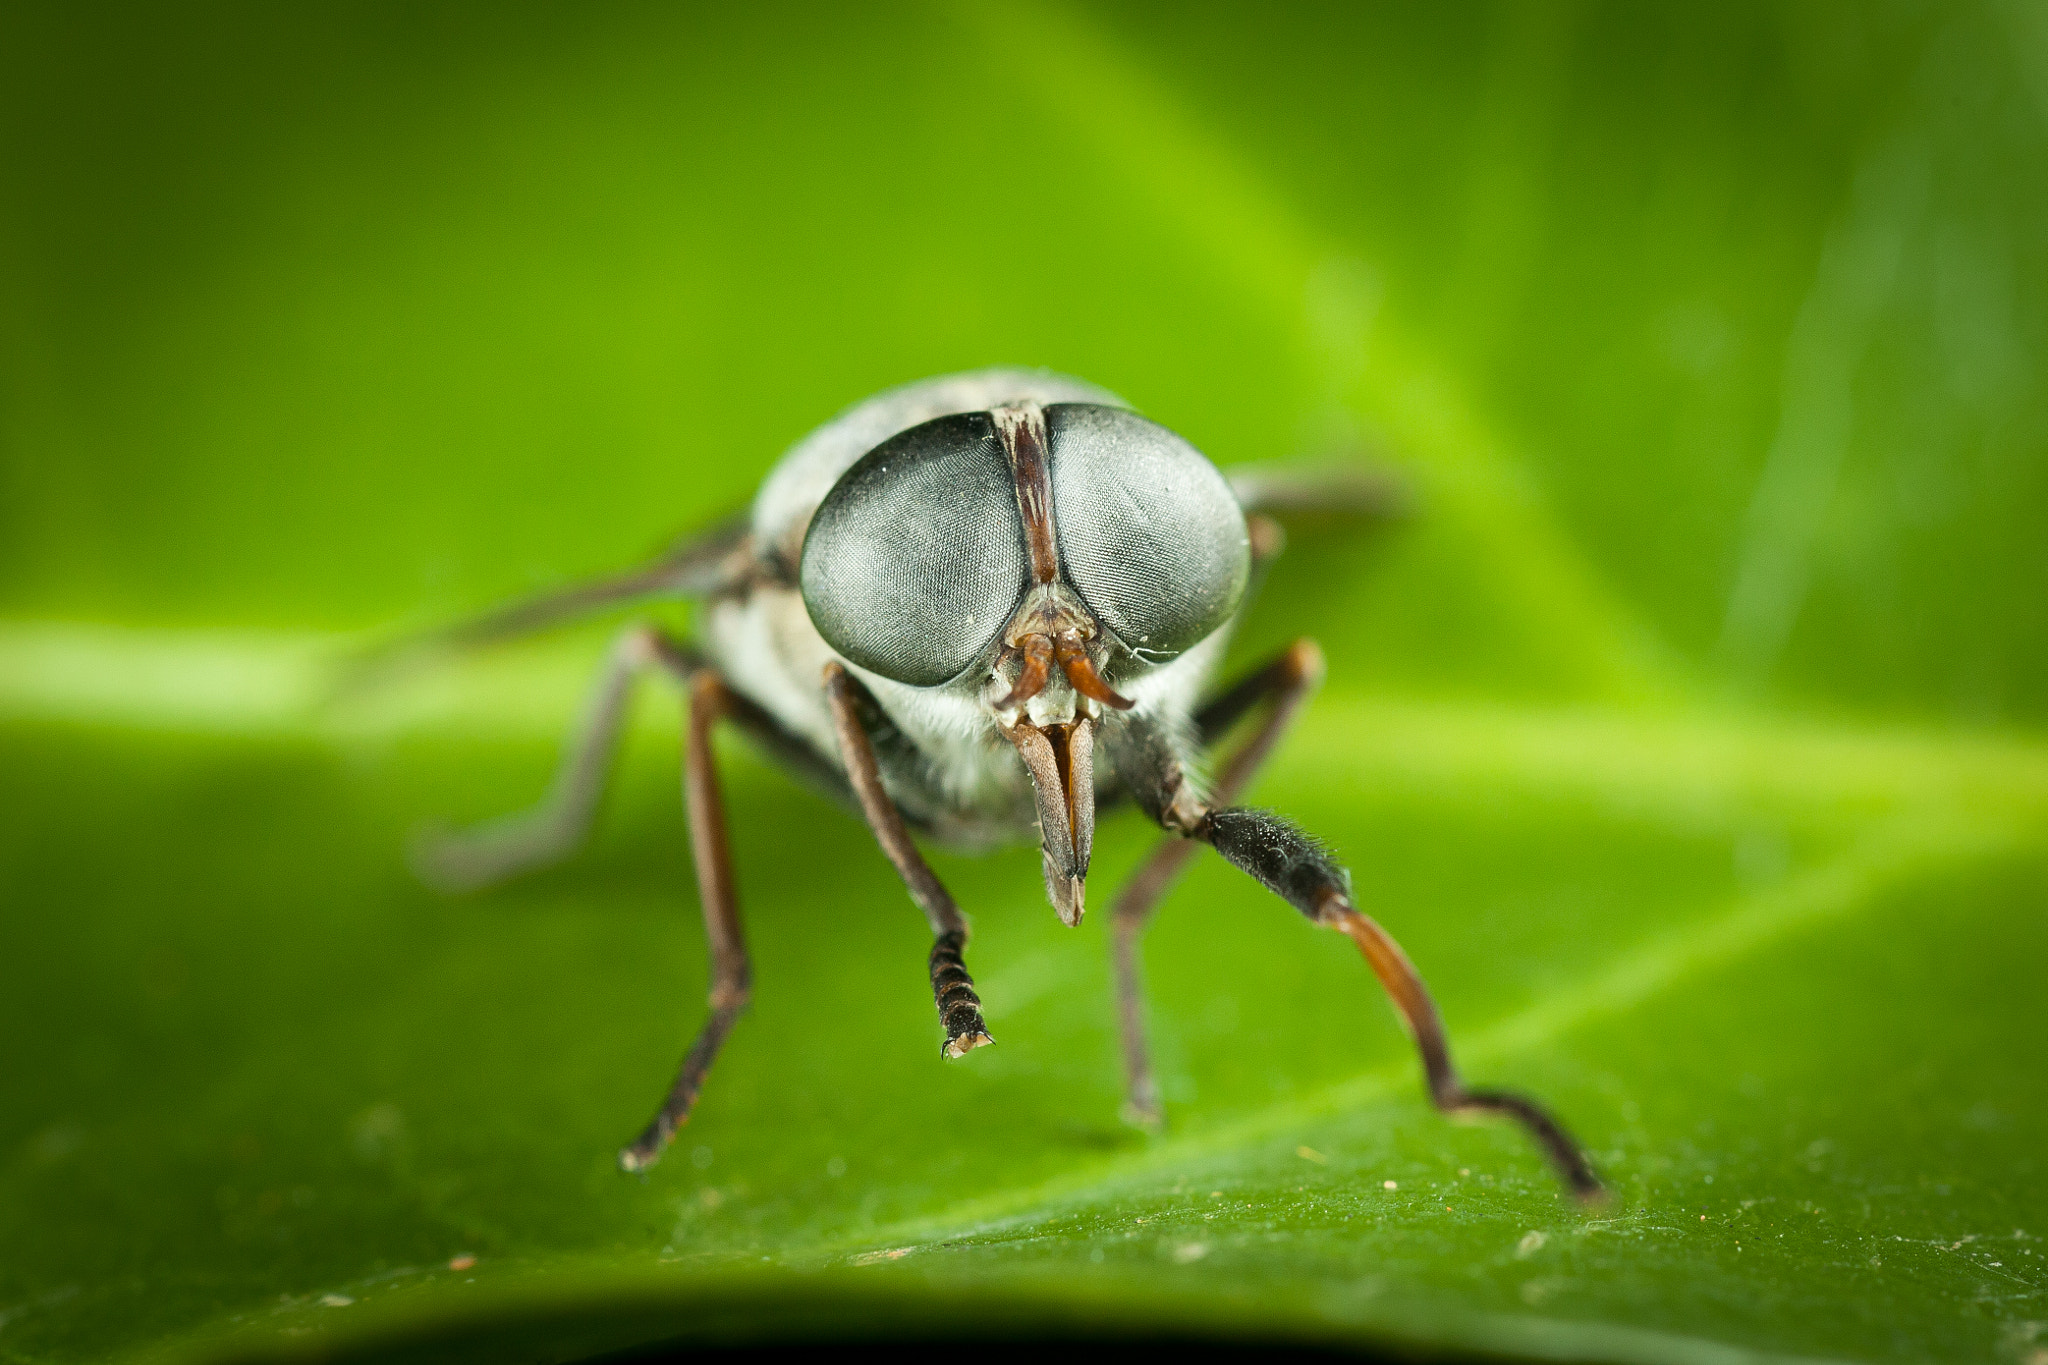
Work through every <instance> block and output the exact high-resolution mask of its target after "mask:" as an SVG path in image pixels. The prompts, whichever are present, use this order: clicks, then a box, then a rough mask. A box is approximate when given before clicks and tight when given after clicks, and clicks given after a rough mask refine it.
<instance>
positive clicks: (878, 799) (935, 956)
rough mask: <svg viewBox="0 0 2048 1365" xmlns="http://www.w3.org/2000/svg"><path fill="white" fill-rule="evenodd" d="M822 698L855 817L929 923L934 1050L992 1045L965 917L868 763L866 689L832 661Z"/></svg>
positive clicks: (956, 1051) (952, 1053) (871, 753)
mask: <svg viewBox="0 0 2048 1365" xmlns="http://www.w3.org/2000/svg"><path fill="white" fill-rule="evenodd" d="M825 700H826V702H827V703H828V704H829V705H830V706H831V708H832V728H833V730H834V732H835V733H836V734H837V735H838V737H839V755H840V757H841V758H842V759H843V760H845V763H846V776H847V779H848V781H849V782H851V783H852V785H853V794H854V796H855V798H856V799H857V800H859V802H860V809H861V814H863V815H865V816H866V817H867V821H868V827H869V828H870V829H872V830H874V832H875V840H876V842H877V843H879V844H881V846H882V852H884V853H886V854H888V855H889V861H890V862H892V863H894V864H895V865H896V871H897V873H898V874H899V875H900V876H901V877H902V878H903V884H904V886H905V887H907V888H908V889H909V891H910V898H911V899H912V900H913V901H916V902H917V907H918V909H920V910H922V911H924V915H925V918H926V919H927V920H928V921H930V923H931V926H932V934H933V941H932V952H931V958H930V960H929V965H930V967H931V974H932V999H933V1001H934V1002H935V1003H936V1004H937V1005H938V1007H939V1023H940V1024H941V1025H943V1026H944V1028H945V1030H946V1041H945V1042H944V1043H942V1044H940V1045H939V1050H940V1052H941V1053H942V1054H943V1055H945V1056H948V1057H964V1056H966V1055H967V1054H968V1053H969V1052H972V1051H973V1050H974V1049H975V1048H978V1047H983V1046H986V1045H987V1044H989V1043H993V1042H994V1041H995V1039H993V1038H991V1037H989V1036H988V1026H987V1025H986V1024H985V1023H983V1022H982V1018H981V997H980V996H978V995H976V994H975V993H974V978H973V977H971V976H969V975H968V974H967V965H966V963H965V962H964V961H963V959H962V954H963V952H964V951H965V950H966V947H967V917H966V916H965V915H963V914H961V913H960V907H959V906H957V905H955V904H954V903H953V896H952V893H950V892H949V891H947V890H946V888H945V885H944V884H943V883H941V882H940V881H939V879H938V876H937V875H936V874H935V873H933V871H932V870H931V867H930V865H929V864H927V863H926V862H925V860H924V855H923V854H921V853H919V852H918V851H917V845H916V844H914V843H912V842H911V840H910V831H909V830H907V829H905V828H904V825H903V814H902V812H901V811H899V810H897V809H896V803H895V802H894V801H891V800H890V799H889V793H888V792H887V791H885V790H883V788H882V772H881V767H880V765H879V764H877V763H876V762H875V746H874V742H873V741H872V740H871V739H870V738H869V737H868V732H867V727H866V726H865V725H863V724H862V723H861V717H860V713H861V704H862V703H863V702H866V703H868V704H869V705H872V704H873V698H872V697H870V696H868V693H867V689H866V688H864V687H862V686H861V685H860V684H859V683H858V682H857V681H855V680H854V678H853V676H852V675H851V674H849V673H848V672H847V671H846V670H845V669H844V668H842V667H840V666H839V665H838V664H836V663H832V664H827V665H825Z"/></svg>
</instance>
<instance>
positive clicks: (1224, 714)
mask: <svg viewBox="0 0 2048 1365" xmlns="http://www.w3.org/2000/svg"><path fill="white" fill-rule="evenodd" d="M1322 677H1323V654H1322V651H1321V650H1319V649H1317V648H1316V645H1315V642H1314V641H1313V640H1296V641H1295V642H1294V643H1293V644H1291V645H1289V646H1288V647H1287V648H1286V649H1285V650H1283V651H1281V653H1280V655H1279V657H1278V658H1276V659H1274V660H1273V661H1272V662H1271V663H1268V664H1266V665H1265V666H1264V667H1262V668H1260V669H1257V670H1256V671H1254V672H1253V673H1251V674H1249V675H1248V676H1246V677H1245V678H1244V679H1243V680H1242V681H1240V682H1238V683H1237V684H1235V685H1234V686H1232V687H1230V688H1229V689H1227V690H1226V691H1225V692H1224V693H1223V694H1222V695H1221V696H1219V697H1217V698H1216V700H1215V701H1213V702H1211V703H1210V704H1209V705H1208V706H1206V707H1204V708H1203V709H1202V712H1201V714H1200V715H1198V716H1197V717H1196V727H1197V728H1198V730H1200V731H1201V733H1202V736H1203V738H1204V739H1205V740H1213V739H1215V738H1217V737H1220V736H1221V734H1222V733H1223V732H1224V731H1226V730H1228V729H1229V728H1230V726H1231V724H1232V723H1233V722H1235V721H1236V720H1238V719H1239V718H1241V717H1242V716H1243V715H1244V714H1245V713H1246V712H1248V711H1250V710H1252V709H1253V708H1254V707H1256V706H1258V705H1259V704H1261V703H1262V702H1267V701H1270V702H1271V703H1272V707H1273V709H1272V710H1271V711H1270V712H1268V713H1267V715H1266V718H1265V719H1264V720H1263V721H1261V722H1260V723H1259V728H1258V729H1257V730H1256V731H1254V732H1253V734H1252V736H1251V738H1250V739H1248V740H1246V741H1245V743H1244V746H1243V747H1242V748H1240V749H1239V750H1238V751H1237V752H1236V753H1234V754H1232V755H1231V756H1230V758H1229V759H1228V760H1227V761H1226V762H1225V763H1224V765H1223V767H1222V769H1221V771H1219V772H1218V773H1217V775H1216V784H1215V790H1214V791H1213V792H1212V793H1211V800H1212V802H1213V803H1214V804H1216V805H1219V806H1220V805H1228V804H1229V803H1230V802H1232V801H1235V800H1236V799H1237V797H1238V795H1239V794H1240V793H1241V792H1242V791H1243V790H1244V788H1245V786H1246V785H1247V784H1249V783H1250V781H1251V779H1252V778H1253V777H1254V776H1255V775H1256V774H1257V773H1258V770H1259V768H1260V767H1261V766H1262V765H1263V764H1264V763H1265V761H1266V759H1267V758H1268V757H1270V756H1271V755H1272V752H1273V747H1274V746H1275V745H1276V744H1278V743H1279V742H1280V737H1281V736H1282V735H1284V734H1285V733H1286V732H1287V728H1288V726H1290V725H1292V724H1293V723H1294V717H1295V715H1296V714H1297V713H1298V712H1299V711H1300V710H1301V705H1302V703H1303V702H1305V701H1307V700H1308V698H1309V694H1310V693H1312V692H1314V691H1315V689H1316V685H1317V684H1318V683H1319V682H1321V681H1322ZM1198 847H1199V845H1197V844H1195V843H1194V842H1193V841H1191V840H1188V839H1167V840H1165V841H1164V842H1162V843H1160V844H1159V846H1158V847H1156V848H1154V849H1153V850H1152V854H1151V856H1150V857H1148V858H1147V859H1146V860H1145V861H1144V863H1143V864H1141V865H1140V866H1139V868H1138V870H1137V872H1135V873H1134V874H1132V876H1131V879H1130V881H1128V882H1126V883H1125V884H1124V889H1123V890H1122V891H1121V892H1120V893H1119V894H1118V896H1117V899H1116V905H1115V907H1114V909H1113V910H1112V911H1111V916H1112V919H1113V923H1114V931H1113V934H1112V939H1111V942H1112V944H1113V949H1112V951H1113V952H1114V954H1115V963H1116V1000H1117V1024H1118V1027H1119V1030H1120V1032H1121V1033H1122V1035H1123V1044H1124V1074H1125V1077H1126V1080H1127V1083H1128V1086H1129V1091H1128V1094H1129V1099H1128V1101H1127V1102H1126V1104H1125V1107H1124V1117H1125V1118H1126V1119H1128V1120H1129V1121H1130V1122H1132V1123H1135V1124H1138V1125H1140V1126H1142V1127H1146V1128H1156V1127H1158V1126H1159V1124H1160V1123H1161V1122H1162V1121H1163V1120H1164V1118H1165V1113H1164V1110H1163V1108H1162V1107H1161V1105H1160V1101H1159V1086H1158V1083H1157V1081H1155V1080H1154V1079H1153V1075H1152V1058H1151V1054H1150V1051H1149V1049H1148V1048H1147V1047H1146V1043H1145V1000H1144V986H1143V983H1142V981H1141V980H1140V976H1139V969H1138V940H1139V938H1140V937H1141V936H1142V935H1143V934H1144V932H1145V926H1146V924H1147V923H1149V922H1150V921H1151V918H1152V915H1153V912H1154V911H1156V910H1157V909H1158V908H1159V902H1160V901H1161V900H1162V899H1164V898H1165V896H1166V893H1167V892H1168V891H1170V890H1172V889H1173V884H1174V882H1176V881H1178V880H1179V879H1180V874H1181V872H1182V871H1183V870H1184V869H1185V868H1186V867H1187V865H1188V860H1189V859H1190V858H1192V857H1194V855H1195V850H1196V849H1197V848H1198Z"/></svg>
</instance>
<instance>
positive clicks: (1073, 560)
mask: <svg viewBox="0 0 2048 1365" xmlns="http://www.w3.org/2000/svg"><path fill="white" fill-rule="evenodd" d="M1250 564H1251V549H1250V540H1249V537H1248V535H1247V532H1246V528H1245V520H1244V514H1243V512H1242V510H1241V509H1240V507H1239V505H1238V502H1237V500H1236V498H1235V497H1234V496H1233V495H1232V493H1231V490H1230V487H1229V485H1228V484H1227V483H1226V482H1225V481H1224V479H1223V476H1222V475H1221V474H1220V473H1218V472H1217V470H1216V468H1215V466H1214V465H1212V464H1210V463H1209V461H1208V460H1207V459H1205V458H1204V457H1203V456H1202V455H1201V453H1200V452H1199V451H1197V450H1196V449H1195V448H1194V447H1193V446H1191V445H1189V444H1188V443H1187V442H1186V441H1184V440H1182V439H1181V438H1180V437H1179V436H1176V435H1175V434H1174V433H1172V432H1171V431H1168V430H1167V429H1166V428H1164V427H1162V426H1159V425H1158V424H1156V423H1153V422H1149V421H1147V420H1146V419H1144V418H1142V417H1140V416H1138V415H1137V414H1135V413H1132V412H1127V411H1125V410H1123V409H1120V408H1112V407H1106V406H1101V405H1097V404H1090V403H1057V404H1053V405H1050V406H1047V407H1040V406H1039V405H1038V404H1035V403H1020V404H1014V405H1010V406H1005V407H1000V408H996V409H993V410H991V411H988V412H974V413H960V414H956V415H954V416H949V417H941V418H938V419H936V420H934V421H930V422H926V423H924V424H923V425H921V426H916V427H912V428H910V429H909V430H908V431H904V432H902V433H900V434H898V435H897V436H894V437H892V438H891V439H889V440H887V441H885V442H883V443H882V444H881V445H880V446H877V447H876V448H875V449H874V450H872V451H870V452H869V453H868V454H867V455H866V456H864V457H863V458H862V459H860V460H859V461H858V462H857V463H855V464H854V465H853V466H852V468H850V469H849V470H848V471H847V472H846V474H845V475H844V476H842V477H841V478H840V480H839V482H838V483H837V484H836V485H835V486H834V487H833V489H832V491H831V492H830V493H829V494H828V495H827V496H826V498H825V499H824V501H823V503H822V504H820V506H819V508H818V510H817V513H816V515H815V516H814V517H813V518H812V521H811V526H810V530H809V532H808V533H807V535H806V537H805V540H804V548H803V558H802V565H801V570H800V582H801V586H802V590H803V600H804V605H805V608H806V610H807V611H808V612H809V613H810V617H811V622H812V624H813V625H815V626H816V627H817V630H818V633H819V635H820V636H822V637H823V638H824V640H825V642H826V643H827V644H829V645H831V646H832V648H833V649H835V650H836V651H838V652H839V653H840V654H841V655H843V656H844V657H845V658H846V659H848V660H849V661H851V662H852V663H854V664H855V665H857V666H859V667H860V668H863V669H866V670H869V671H870V672H873V673H876V674H879V675H880V676H882V677H885V678H889V679H891V680H893V681H895V682H899V683H903V684H905V685H907V686H910V687H917V688H928V689H944V690H949V691H953V692H956V693H961V694H964V695H969V696H972V697H973V698H974V701H975V703H976V705H977V706H978V707H979V709H980V710H981V712H982V713H983V715H984V716H985V718H986V722H987V724H988V725H989V726H990V727H992V728H993V729H995V730H996V731H998V732H1000V733H1001V734H1002V735H1003V736H1004V738H1006V739H1007V740H1009V742H1010V743H1011V744H1012V745H1014V746H1015V747H1016V750H1017V753H1018V756H1019V757H1020V758H1021V759H1022V760H1023V763H1024V766H1025V768H1026V770H1027V771H1028V772H1029V773H1030V775H1031V780H1032V785H1033V788H1034V790H1035V794H1036V797H1037V804H1038V816H1039V826H1040V830H1041V834H1042V842H1043V847H1044V851H1045V877H1046V890H1047V893H1048V895H1049V896H1050V897H1051V899H1052V903H1053V906H1054V909H1055V910H1056V911H1058V913H1059V916H1060V918H1061V919H1062V920H1064V921H1065V922H1067V923H1069V924H1078V923H1079V922H1080V919H1081V914H1082V911H1083V908H1084V886H1085V883H1086V879H1087V873H1088V860H1089V854H1090V849H1091V846H1092V843H1093V839H1094V825H1095V819H1094V816H1095V781H1094V764H1093V754H1094V739H1095V727H1096V724H1097V722H1098V720H1099V718H1100V716H1101V708H1102V707H1105V706H1106V707H1111V708H1114V709H1117V710H1128V709H1130V708H1131V707H1132V705H1133V703H1132V702H1131V700H1130V699H1129V698H1127V697H1125V696H1124V695H1123V694H1122V693H1121V692H1119V691H1118V690H1117V685H1118V684H1124V685H1128V684H1129V683H1130V682H1131V681H1133V680H1135V679H1137V678H1140V677H1142V676H1143V675H1144V674H1145V673H1147V672H1149V671H1150V670H1151V669H1153V668H1156V667H1158V666H1160V665H1162V664H1165V663H1167V662H1170V661H1171V660H1172V659H1174V658H1176V657H1178V656H1179V655H1180V654H1182V653H1184V652H1185V651H1186V650H1188V649H1190V648H1192V647H1193V646H1194V645H1196V644H1198V643H1200V642H1201V641H1202V640H1204V639H1206V638H1207V637H1208V636H1210V635H1211V634H1213V633H1214V632H1215V631H1216V630H1217V629H1218V628H1220V627H1221V626H1222V625H1223V624H1224V623H1225V622H1227V621H1228V620H1229V619H1230V617H1231V616H1232V614H1233V613H1234V612H1235V611H1236V610H1237V607H1238V604H1239V602H1240V601H1241V600H1242V599H1243V596H1244V589H1245V583H1246V581H1247V579H1248V578H1249V575H1250Z"/></svg>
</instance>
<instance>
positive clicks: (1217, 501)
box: [1045, 403, 1251, 661]
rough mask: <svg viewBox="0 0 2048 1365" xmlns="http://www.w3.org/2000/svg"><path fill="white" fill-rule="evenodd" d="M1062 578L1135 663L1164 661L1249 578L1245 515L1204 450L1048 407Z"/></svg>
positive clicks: (1234, 599)
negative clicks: (1134, 657)
mask: <svg viewBox="0 0 2048 1365" xmlns="http://www.w3.org/2000/svg"><path fill="white" fill-rule="evenodd" d="M1045 421H1046V433H1047V436H1048V437H1049V438H1050V441H1051V446H1052V452H1051V465H1052V495H1053V520H1054V522H1055V524H1056V525H1057V526H1058V527H1059V537H1060V555H1061V559H1062V560H1063V562H1064V565H1065V568H1066V575H1067V580H1068V581H1069V582H1071V583H1072V584H1073V585H1074V587H1075V588H1076V589H1077V590H1078V591H1079V592H1080V594H1081V596H1082V597H1083V598H1085V599H1086V600H1087V603H1088V607H1089V609H1090V610H1091V611H1093V612H1094V613H1095V616H1096V619H1098V620H1099V621H1101V622H1102V624H1103V625H1104V626H1106V627H1108V628H1109V630H1110V631H1111V632H1112V633H1114V634H1115V635H1116V637H1117V638H1118V639H1119V640H1121V641H1122V642H1123V643H1124V646H1125V647H1126V648H1127V649H1129V650H1130V651H1131V652H1132V653H1134V654H1136V655H1138V656H1139V657H1140V658H1143V659H1149V660H1153V661H1162V660H1166V659H1170V658H1172V657H1174V656H1175V655H1177V654H1179V653H1181V652H1182V651H1183V650H1186V649H1188V648H1190V647H1191V646H1193V645H1194V644H1196V643H1197V642H1198V641H1200V640H1202V639H1203V638H1204V637H1206V636H1207V635H1209V634H1210V632H1212V631H1214V630H1215V629H1216V628H1217V627H1218V626H1220V625H1222V624H1223V623H1224V622H1225V621H1227V620H1229V619H1230V614H1231V613H1232V612H1234V611H1236V610H1237V604H1238V602H1239V601H1240V600H1242V599H1243V597H1244V588H1245V581H1246V579H1247V578H1248V577H1249V576H1250V574H1251V541H1250V539H1249V537H1248V536H1247V535H1246V533H1245V525H1244V511H1243V509H1241V508H1240V507H1239V506H1238V503H1237V498H1236V497H1235V496H1234V495H1233V494H1232V493H1231V491H1230V485H1229V484H1228V483H1226V482H1225V481H1224V478H1223V475H1222V474H1220V473H1218V472H1217V469H1216V466H1214V465H1212V464H1210V463H1209V461H1208V460H1207V459H1206V458H1204V457H1203V455H1202V453H1201V452H1200V451H1198V450H1196V449H1195V448H1194V447H1193V446H1191V445H1189V444H1188V443H1187V442H1186V441H1184V440H1182V439H1181V438H1180V437H1178V436H1176V435H1174V434H1173V433H1172V432H1170V431H1168V430H1167V429H1166V428H1165V427H1162V426H1160V425H1159V424H1158V423H1156V422H1148V421H1146V420H1145V419H1144V418H1142V417H1140V416H1138V415H1137V414H1136V413H1134V412H1125V411H1124V410H1122V409H1121V408H1106V407H1098V406H1096V405H1094V404H1091V403H1060V404H1056V405H1054V406H1052V407H1049V408H1047V409H1046V410H1045Z"/></svg>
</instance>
